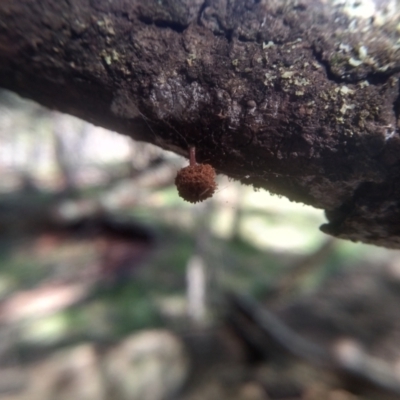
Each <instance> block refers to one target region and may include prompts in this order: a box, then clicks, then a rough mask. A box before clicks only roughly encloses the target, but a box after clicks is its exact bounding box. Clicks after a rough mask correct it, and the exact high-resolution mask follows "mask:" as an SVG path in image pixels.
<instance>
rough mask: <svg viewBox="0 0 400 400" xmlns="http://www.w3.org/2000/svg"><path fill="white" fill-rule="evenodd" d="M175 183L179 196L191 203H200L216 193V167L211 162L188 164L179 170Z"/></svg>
mask: <svg viewBox="0 0 400 400" xmlns="http://www.w3.org/2000/svg"><path fill="white" fill-rule="evenodd" d="M175 185H176V188H177V189H178V193H179V196H181V197H182V199H184V200H186V201H188V202H189V203H198V202H200V201H203V200H206V199H208V198H210V197H212V195H213V194H214V192H215V190H216V188H217V184H216V183H215V169H214V168H213V167H212V166H211V165H209V164H196V165H188V166H187V167H185V168H182V169H181V170H179V171H178V174H177V175H176V178H175Z"/></svg>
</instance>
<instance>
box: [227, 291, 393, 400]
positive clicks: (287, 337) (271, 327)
mask: <svg viewBox="0 0 400 400" xmlns="http://www.w3.org/2000/svg"><path fill="white" fill-rule="evenodd" d="M229 299H230V303H231V306H232V308H233V311H234V312H236V313H239V314H242V315H244V316H246V318H248V320H250V321H251V322H252V323H253V324H255V325H256V327H257V328H258V329H259V330H260V331H261V332H262V333H264V334H265V335H266V336H267V338H268V342H269V343H272V344H273V345H274V344H275V346H276V345H279V346H280V347H282V348H283V349H285V350H286V351H288V352H289V353H290V354H292V355H294V356H296V357H299V358H300V359H303V360H306V361H308V362H311V363H312V364H315V365H319V366H325V367H328V368H331V369H334V370H337V371H338V372H340V373H342V374H343V375H344V376H348V377H350V378H353V379H356V380H360V381H361V382H364V383H368V384H369V385H371V386H372V387H374V388H377V389H380V390H383V391H385V392H389V393H394V394H396V395H400V381H399V379H398V377H397V376H396V373H395V372H393V368H392V367H391V366H389V365H388V364H385V363H383V362H382V360H378V359H374V358H373V357H371V356H369V355H368V354H366V353H365V352H363V350H362V349H361V348H359V346H357V345H356V344H355V341H350V340H349V341H346V340H338V342H337V346H335V347H334V348H333V349H328V348H325V347H323V346H320V345H319V344H316V343H314V342H313V341H310V340H308V339H306V338H304V337H302V336H300V335H299V334H297V333H296V332H295V331H294V330H292V329H291V328H290V327H289V326H288V325H286V324H285V322H284V321H282V320H280V319H279V318H278V317H277V316H275V315H274V314H273V313H271V312H270V311H268V310H267V309H265V308H263V307H261V306H260V305H259V304H258V303H257V302H256V301H255V300H253V299H252V298H251V297H250V296H245V295H238V294H230V296H229ZM234 321H235V320H234ZM244 327H245V325H244V324H242V325H241V326H240V332H239V333H240V334H241V335H246V332H245V328H244ZM236 328H237V325H236ZM249 339H250V344H251V345H252V346H253V347H254V346H257V347H259V351H260V353H261V354H263V355H264V354H268V353H267V351H266V350H267V349H266V348H264V347H263V345H262V344H260V340H259V337H255V336H254V332H253V333H251V336H250V337H249ZM254 339H256V340H254ZM261 343H262V342H261Z"/></svg>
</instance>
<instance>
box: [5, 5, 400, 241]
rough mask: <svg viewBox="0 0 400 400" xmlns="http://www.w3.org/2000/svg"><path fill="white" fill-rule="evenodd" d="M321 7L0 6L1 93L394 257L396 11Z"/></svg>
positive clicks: (399, 14) (399, 140) (399, 103)
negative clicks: (289, 208)
mask: <svg viewBox="0 0 400 400" xmlns="http://www.w3.org/2000/svg"><path fill="white" fill-rule="evenodd" d="M326 3H327V2H325V1H322V0H301V1H298V0H286V1H282V0H279V1H278V0H271V1H256V0H254V1H253V0H236V1H231V2H227V1H225V0H213V1H209V0H207V1H200V0H169V1H165V2H162V3H160V2H158V1H156V0H148V1H146V2H142V1H139V0H136V1H135V0H96V1H95V0H62V1H59V0H42V1H40V2H37V1H36V0H20V1H18V2H14V1H12V0H3V1H2V2H1V3H0V86H2V87H5V88H8V89H11V90H13V91H16V92H18V93H20V94H21V95H23V96H26V97H30V98H32V99H34V100H36V101H38V102H40V103H42V104H44V105H46V106H48V107H50V108H56V109H59V110H61V111H63V112H66V113H70V114H73V115H76V116H78V117H81V118H83V119H85V120H88V121H90V122H93V123H95V124H97V125H102V126H105V127H107V128H110V129H113V130H115V131H118V132H120V133H123V134H127V135H130V136H131V137H133V138H135V139H138V140H144V141H147V142H152V143H155V144H157V145H159V146H161V147H163V148H165V149H169V150H173V151H175V152H177V153H179V154H182V155H186V156H188V150H189V147H190V146H196V153H197V156H198V157H197V158H198V160H199V161H207V163H210V164H212V165H213V166H214V167H215V168H217V170H218V171H220V172H221V173H224V174H227V175H228V176H231V177H233V178H236V179H238V180H240V181H242V182H243V183H246V184H252V185H254V186H255V187H262V188H265V189H267V190H269V191H271V192H273V193H278V194H282V195H285V196H287V197H289V198H290V199H292V200H294V201H300V202H304V203H307V204H310V205H313V206H314V207H318V208H323V209H325V210H326V212H327V217H328V220H329V223H328V224H326V225H324V226H323V227H322V229H323V231H324V232H326V233H329V234H332V235H334V236H337V237H341V238H346V239H351V240H361V241H364V242H368V243H374V244H378V245H383V246H387V247H397V248H399V247H400V228H399V223H398V222H397V221H399V220H400V205H399V204H400V203H399V201H398V199H399V198H400V185H399V184H398V182H399V177H400V168H399V167H400V137H399V129H398V117H399V115H400V96H399V84H398V78H399V71H400V54H399V47H398V39H399V37H400V33H399V31H398V30H396V29H397V26H398V23H399V22H400V10H399V8H397V9H392V8H393V7H399V6H398V5H397V6H393V7H392V6H391V5H390V4H392V3H390V2H388V1H380V2H378V1H376V5H375V9H373V10H372V8H370V9H367V10H365V12H366V14H364V16H361V13H360V11H362V4H361V5H359V4H358V3H357V4H358V5H357V4H355V5H353V6H350V5H349V4H350V3H349V4H348V3H347V2H343V4H341V5H337V2H336V3H333V4H336V5H333V4H326ZM378 3H379V5H378ZM389 3H390V4H389ZM390 7H392V8H390ZM368 13H369V14H368Z"/></svg>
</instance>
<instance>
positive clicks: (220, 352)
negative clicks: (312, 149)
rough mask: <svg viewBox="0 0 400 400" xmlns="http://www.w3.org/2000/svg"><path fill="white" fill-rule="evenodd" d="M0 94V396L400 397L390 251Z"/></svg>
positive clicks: (396, 266) (396, 279)
mask: <svg viewBox="0 0 400 400" xmlns="http://www.w3.org/2000/svg"><path fill="white" fill-rule="evenodd" d="M186 164H187V161H186V160H185V159H182V158H181V157H178V156H176V155H175V154H172V153H168V152H165V151H162V150H161V149H159V148H156V147H154V146H151V145H148V144H144V143H139V142H134V141H132V140H131V139H129V138H128V137H124V136H122V135H118V134H116V133H113V132H109V131H107V130H105V129H102V128H99V127H94V126H92V125H90V124H89V123H86V122H83V121H80V120H78V119H76V118H73V117H70V116H67V115H63V114H59V113H57V112H54V111H50V110H47V109H44V108H42V107H40V106H38V105H37V104H35V103H32V102H30V101H26V100H23V99H21V98H19V97H17V96H16V95H14V94H12V93H10V92H7V91H1V92H0V171H1V180H0V248H1V252H0V398H2V399H42V400H45V399H49V400H50V399H77V400H89V399H104V400H108V399H117V400H118V399H120V400H128V399H131V400H163V399H182V400H195V399H199V400H200V399H201V400H202V399H204V400H208V399H228V398H229V399H238V400H239V399H243V400H244V399H250V400H261V399H286V400H290V399H303V400H317V399H331V400H346V399H352V400H354V399H383V398H386V397H384V396H387V397H388V398H399V396H400V344H399V343H400V326H399V324H400V312H399V311H398V308H399V306H398V304H399V303H398V300H400V289H399V287H400V258H399V255H400V253H399V252H397V251H389V250H385V249H382V248H377V247H373V246H367V245H363V244H354V243H350V242H345V241H339V240H335V239H332V238H330V237H327V236H326V235H324V234H322V233H321V232H319V230H318V227H319V225H321V224H322V223H323V222H324V215H323V211H321V210H316V209H312V208H310V207H307V206H304V205H301V204H296V203H291V202H289V201H288V200H287V199H285V198H279V197H278V196H272V195H270V194H268V193H267V192H265V191H255V190H254V189H253V188H252V187H248V186H243V185H240V184H239V183H237V182H232V181H229V180H228V179H227V178H226V177H224V176H219V177H218V179H219V182H218V186H219V187H218V192H217V194H216V195H215V196H214V197H213V198H212V199H210V200H208V201H206V202H204V203H201V204H197V205H191V204H188V203H185V202H184V201H183V200H181V199H180V198H179V197H178V195H177V193H176V189H175V186H174V178H175V175H176V172H177V170H178V169H179V168H180V167H182V166H184V165H186Z"/></svg>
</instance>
